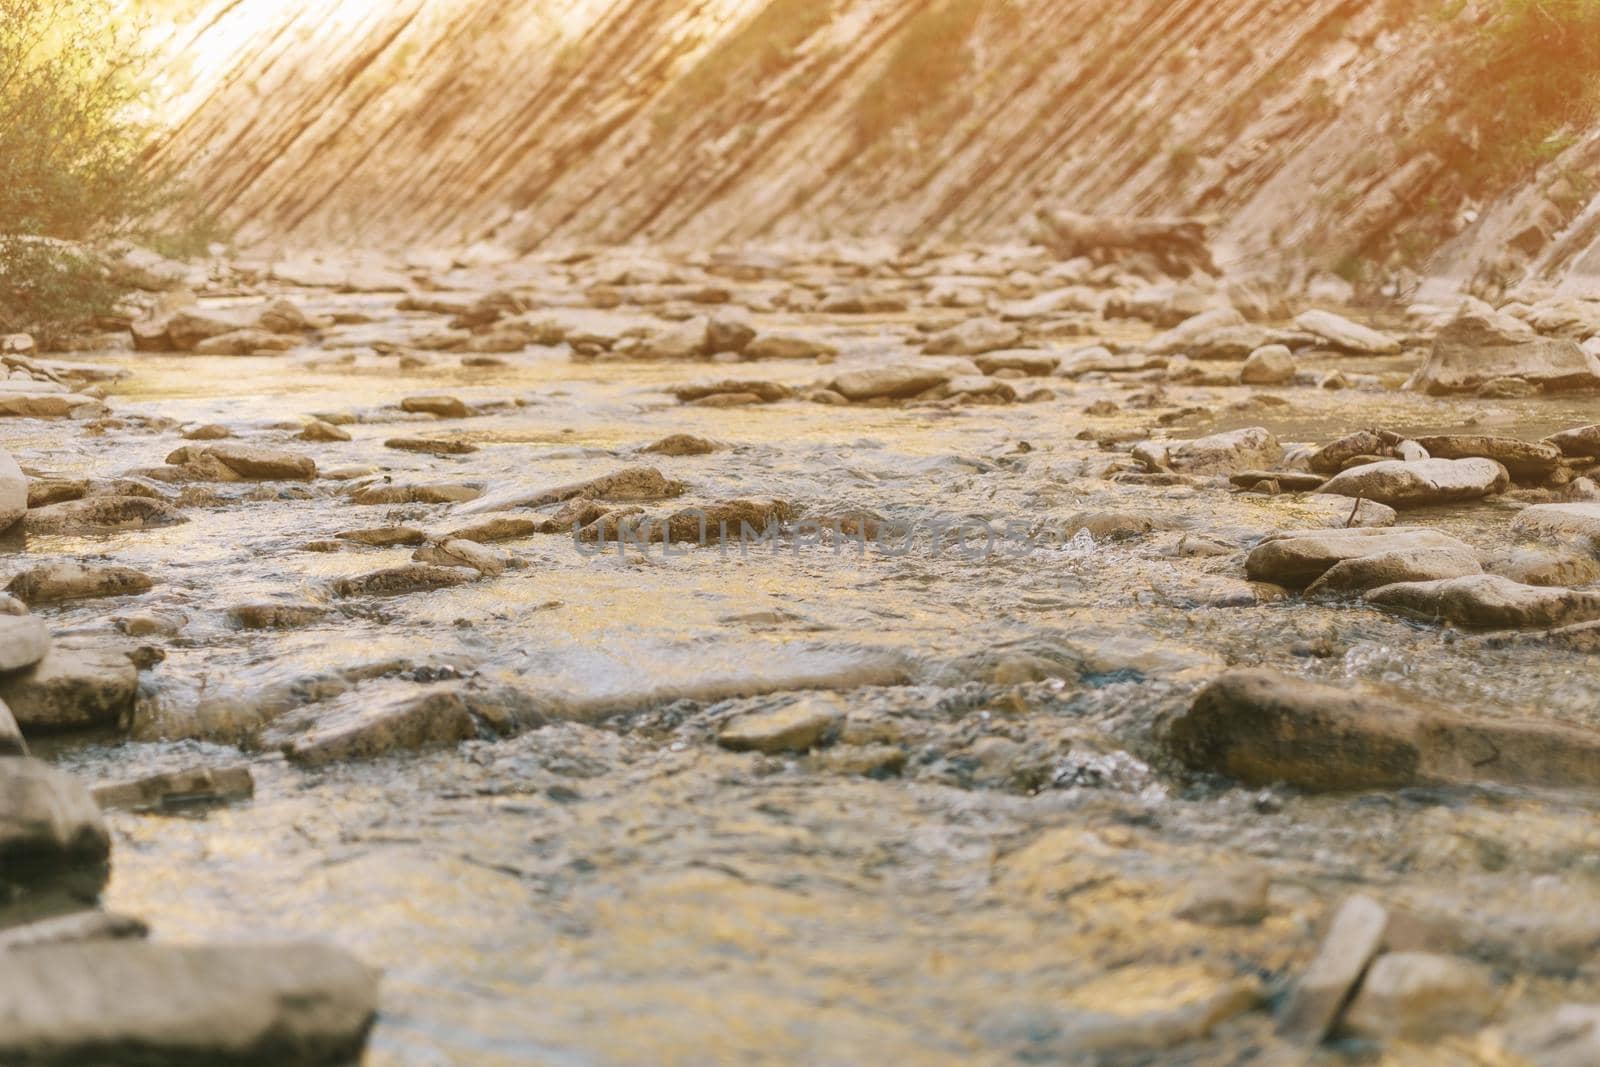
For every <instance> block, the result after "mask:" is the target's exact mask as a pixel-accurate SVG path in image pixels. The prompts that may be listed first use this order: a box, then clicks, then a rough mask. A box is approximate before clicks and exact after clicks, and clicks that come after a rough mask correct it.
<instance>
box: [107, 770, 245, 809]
mask: <svg viewBox="0 0 1600 1067" xmlns="http://www.w3.org/2000/svg"><path fill="white" fill-rule="evenodd" d="M255 791H256V783H255V778H254V777H252V776H251V774H250V768H249V767H242V766H241V767H195V768H192V769H190V770H185V771H174V772H171V773H168V774H156V775H151V776H150V777H148V778H140V779H139V780H138V781H134V782H119V783H117V784H114V785H102V786H96V787H95V788H94V789H93V790H91V791H90V795H91V796H92V797H94V802H95V803H96V804H98V805H100V809H101V810H102V811H110V810H126V811H148V810H151V809H156V808H186V807H193V806H195V805H198V804H221V803H226V802H228V801H233V800H248V799H249V798H250V797H252V796H254V795H255Z"/></svg>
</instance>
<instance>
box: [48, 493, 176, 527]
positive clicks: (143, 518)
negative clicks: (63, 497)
mask: <svg viewBox="0 0 1600 1067" xmlns="http://www.w3.org/2000/svg"><path fill="white" fill-rule="evenodd" d="M188 521H189V520H188V518H187V517H186V516H185V515H184V514H183V513H182V512H181V511H179V510H178V509H177V508H175V507H173V506H172V505H171V504H168V503H167V502H165V501H163V500H156V499H154V498H151V497H144V496H94V497H87V498H85V499H82V500H67V501H63V502H62V503H59V504H51V505H49V506H47V507H41V508H34V509H33V510H32V511H29V512H28V514H27V516H26V517H25V518H24V519H23V523H22V528H23V529H25V530H27V531H28V532H29V533H37V534H58V533H76V532H79V531H95V530H147V529H155V528H158V527H163V526H178V525H181V524H183V523H186V522H188Z"/></svg>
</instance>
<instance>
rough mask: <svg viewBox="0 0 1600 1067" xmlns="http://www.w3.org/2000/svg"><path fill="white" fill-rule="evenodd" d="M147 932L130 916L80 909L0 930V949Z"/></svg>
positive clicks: (135, 936) (117, 938) (138, 935)
mask: <svg viewBox="0 0 1600 1067" xmlns="http://www.w3.org/2000/svg"><path fill="white" fill-rule="evenodd" d="M149 934H150V927H148V926H146V925H145V923H144V921H143V920H141V919H136V918H134V917H133V916H131V915H117V914H115V913H113V912H105V911H80V912H76V913H74V914H71V915H61V916H57V917H55V918H52V919H41V920H40V921H38V922H32V923H28V924H27V925H26V926H13V927H11V928H9V929H6V930H0V952H15V951H17V950H18V949H33V948H43V947H45V946H47V945H76V944H82V943H84V942H87V941H130V940H138V939H141V938H144V937H147V936H149Z"/></svg>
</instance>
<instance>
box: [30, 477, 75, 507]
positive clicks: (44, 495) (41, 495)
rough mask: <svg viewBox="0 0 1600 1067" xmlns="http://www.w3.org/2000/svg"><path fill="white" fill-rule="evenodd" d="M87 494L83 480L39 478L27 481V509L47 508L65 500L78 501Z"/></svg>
mask: <svg viewBox="0 0 1600 1067" xmlns="http://www.w3.org/2000/svg"><path fill="white" fill-rule="evenodd" d="M88 492H89V482H88V480H87V479H84V478H51V477H40V478H30V479H28V507H29V509H34V508H43V507H49V506H50V505H51V504H60V503H62V502H64V501H67V500H79V499H82V498H83V497H84V496H86V495H87V494H88Z"/></svg>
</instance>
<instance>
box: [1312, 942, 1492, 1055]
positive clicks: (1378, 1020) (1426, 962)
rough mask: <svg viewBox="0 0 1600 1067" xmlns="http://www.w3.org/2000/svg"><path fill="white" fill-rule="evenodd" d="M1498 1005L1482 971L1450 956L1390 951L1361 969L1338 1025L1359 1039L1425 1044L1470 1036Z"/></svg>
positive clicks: (1488, 975)
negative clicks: (1361, 975)
mask: <svg viewBox="0 0 1600 1067" xmlns="http://www.w3.org/2000/svg"><path fill="white" fill-rule="evenodd" d="M1498 1000H1499V991H1498V989H1497V988H1496V987H1495V982H1494V976H1493V975H1492V974H1491V973H1490V971H1489V970H1488V968H1486V967H1484V966H1482V965H1481V964H1477V963H1472V962H1471V961H1469V960H1464V959H1461V958H1459V957H1456V956H1441V955H1437V954H1434V953H1431V952H1391V953H1387V954H1385V955H1382V956H1379V957H1378V958H1377V959H1376V960H1374V961H1373V963H1372V966H1371V967H1369V968H1368V969H1367V976H1366V978H1365V979H1364V980H1363V981H1362V983H1361V990H1360V992H1358V993H1357V994H1356V998H1355V1000H1354V1001H1352V1002H1351V1004H1350V1008H1349V1010H1348V1011H1346V1012H1345V1015H1344V1026H1345V1028H1346V1029H1347V1030H1349V1031H1350V1032H1351V1033H1353V1034H1356V1035H1358V1036H1361V1037H1369V1038H1377V1039H1382V1040H1388V1039H1395V1038H1403V1039H1409V1040H1413V1041H1426V1040H1432V1039H1437V1038H1440V1037H1443V1036H1445V1035H1447V1034H1454V1033H1470V1032H1473V1031H1475V1030H1477V1029H1478V1028H1479V1027H1481V1026H1482V1025H1483V1024H1484V1023H1485V1022H1486V1021H1487V1020H1488V1019H1489V1016H1490V1015H1492V1014H1493V1013H1494V1010H1495V1007H1496V1004H1497V1002H1498Z"/></svg>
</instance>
